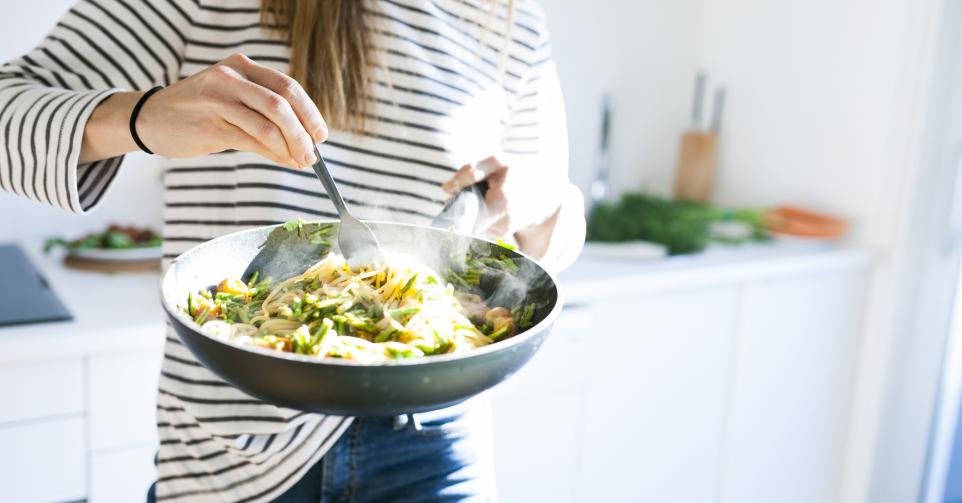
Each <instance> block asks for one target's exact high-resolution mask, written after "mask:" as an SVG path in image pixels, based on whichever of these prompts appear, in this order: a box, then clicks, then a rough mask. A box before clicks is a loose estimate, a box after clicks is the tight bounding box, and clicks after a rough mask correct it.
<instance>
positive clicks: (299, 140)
mask: <svg viewBox="0 0 962 503" xmlns="http://www.w3.org/2000/svg"><path fill="white" fill-rule="evenodd" d="M234 86H235V87H236V90H237V95H238V98H239V99H240V101H241V102H242V103H243V104H244V105H246V106H247V107H248V108H250V109H252V110H254V111H255V112H257V113H259V114H261V115H263V116H264V117H266V118H267V119H268V120H270V121H271V122H273V123H274V124H276V125H277V127H278V128H279V129H280V131H281V134H282V135H284V139H285V140H286V142H287V149H288V151H289V152H290V157H291V159H293V160H294V161H296V163H297V166H307V165H310V164H313V163H314V161H316V160H317V159H315V158H314V141H313V140H312V139H311V137H310V136H309V135H308V134H307V131H306V130H305V129H304V127H303V126H302V125H301V121H300V120H299V119H298V118H297V115H296V114H295V113H294V110H293V109H292V108H291V105H290V103H288V102H287V100H285V99H284V98H282V97H281V96H280V95H279V94H277V93H275V92H273V91H271V90H269V89H267V88H266V87H262V86H260V85H258V84H255V83H253V82H250V81H246V80H238V81H236V82H234Z"/></svg>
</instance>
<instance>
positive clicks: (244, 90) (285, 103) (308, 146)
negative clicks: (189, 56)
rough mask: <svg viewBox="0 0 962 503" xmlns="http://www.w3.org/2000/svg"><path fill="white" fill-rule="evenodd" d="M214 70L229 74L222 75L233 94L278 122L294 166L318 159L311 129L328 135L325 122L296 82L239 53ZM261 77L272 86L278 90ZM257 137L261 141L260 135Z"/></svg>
mask: <svg viewBox="0 0 962 503" xmlns="http://www.w3.org/2000/svg"><path fill="white" fill-rule="evenodd" d="M213 70H215V71H216V72H217V73H216V75H218V76H220V77H226V78H223V79H222V80H223V82H222V84H223V85H224V86H225V87H227V88H228V90H229V93H230V95H231V96H233V97H234V98H235V99H236V100H237V101H239V102H240V103H241V104H243V105H244V106H246V107H247V108H250V109H251V110H254V111H255V112H257V113H259V114H260V115H262V116H264V117H265V118H266V119H267V120H269V121H271V122H272V123H274V124H275V125H276V126H277V128H278V129H279V130H280V132H281V134H282V135H283V136H284V140H285V142H286V143H287V149H288V152H289V154H288V155H289V157H290V158H291V159H293V160H294V165H295V166H307V165H310V164H313V163H314V162H315V161H316V158H315V156H314V141H315V138H314V137H312V134H309V133H308V131H309V130H310V131H312V132H313V133H317V135H318V136H322V137H324V138H326V125H324V124H323V119H322V118H321V117H320V113H319V112H317V108H316V107H315V106H314V105H313V103H312V102H310V98H308V97H307V95H306V93H304V90H303V89H301V88H300V86H299V85H297V82H295V81H294V80H293V79H291V78H290V77H287V76H286V75H283V74H282V73H280V72H277V71H275V70H272V69H269V68H267V67H263V66H261V65H258V64H257V63H254V62H253V61H251V60H250V59H249V58H247V57H246V56H243V55H239V54H237V55H233V56H230V57H228V58H227V59H225V60H224V61H223V62H222V63H221V64H219V65H216V66H215V67H214V68H213ZM232 74H236V75H232ZM258 81H260V82H264V83H266V84H268V85H269V86H273V87H274V88H276V89H277V90H278V91H279V92H276V91H275V90H273V89H272V88H271V87H268V86H265V85H262V84H260V83H259V82H258ZM282 93H283V94H282ZM295 108H297V109H298V110H300V113H301V115H302V116H303V119H302V117H301V116H299V115H298V113H297V112H295ZM225 118H226V117H225ZM302 120H303V122H302ZM255 138H257V137H255ZM257 139H258V141H260V138H257Z"/></svg>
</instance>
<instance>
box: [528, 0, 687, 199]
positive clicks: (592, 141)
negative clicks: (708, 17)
mask: <svg viewBox="0 0 962 503" xmlns="http://www.w3.org/2000/svg"><path fill="white" fill-rule="evenodd" d="M541 3H542V5H543V6H544V9H545V12H546V14H547V17H548V27H549V29H550V30H551V37H552V46H553V50H554V57H555V59H556V62H557V66H558V73H559V76H560V79H561V86H562V90H563V91H564V95H565V106H566V108H567V113H568V132H569V144H570V153H571V177H572V180H574V182H575V183H577V184H578V185H579V186H581V187H582V189H585V188H587V187H588V184H590V182H591V180H592V179H593V177H594V174H595V170H596V169H597V163H596V155H597V150H598V145H599V143H600V134H601V132H600V124H601V100H602V96H603V95H604V94H605V93H606V92H607V93H610V94H611V95H612V100H613V111H612V119H613V122H612V132H611V135H612V136H611V155H612V185H613V186H614V187H613V188H614V190H617V191H622V190H637V189H640V188H646V189H650V190H655V191H659V192H665V191H667V190H668V189H669V187H670V186H671V183H672V180H673V178H672V173H673V169H674V168H673V167H674V165H675V162H676V157H677V149H678V136H679V133H680V132H681V131H682V129H683V128H685V127H686V126H687V125H688V117H689V115H690V106H691V104H690V101H691V94H692V88H693V85H694V84H693V83H694V79H695V73H696V71H697V66H696V59H697V56H698V51H699V48H700V43H701V41H700V40H699V36H698V30H699V25H700V23H701V18H702V16H703V10H704V5H705V3H706V1H705V0H672V1H670V2H666V1H659V0H608V1H604V2H583V1H579V0H541Z"/></svg>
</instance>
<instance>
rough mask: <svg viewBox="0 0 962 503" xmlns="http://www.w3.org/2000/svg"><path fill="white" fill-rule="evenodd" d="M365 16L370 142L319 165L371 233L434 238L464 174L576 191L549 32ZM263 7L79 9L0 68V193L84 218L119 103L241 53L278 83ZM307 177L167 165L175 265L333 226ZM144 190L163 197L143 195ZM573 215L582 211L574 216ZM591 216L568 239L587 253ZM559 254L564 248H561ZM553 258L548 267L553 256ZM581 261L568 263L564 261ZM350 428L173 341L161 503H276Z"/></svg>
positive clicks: (393, 10)
mask: <svg viewBox="0 0 962 503" xmlns="http://www.w3.org/2000/svg"><path fill="white" fill-rule="evenodd" d="M515 3H516V14H515V17H514V22H513V26H512V29H511V30H510V40H509V39H507V38H506V32H507V30H506V28H507V26H506V24H507V23H506V19H507V18H506V12H507V11H506V10H505V7H504V5H500V6H498V7H497V8H496V9H492V8H491V7H492V3H491V2H490V1H486V0H382V1H379V2H376V3H372V5H371V7H370V9H371V10H370V15H371V19H372V20H373V26H374V29H375V37H374V45H375V50H376V52H377V57H378V58H379V60H380V61H381V62H383V65H382V66H379V68H377V70H376V74H375V75H376V78H375V83H374V85H373V87H372V89H371V90H370V92H369V98H368V99H369V100H371V102H372V103H371V105H372V106H371V107H370V111H369V114H370V116H369V117H368V118H367V123H366V126H365V129H364V131H362V132H360V133H358V134H348V133H346V132H342V131H336V130H335V131H332V133H331V136H330V140H329V141H327V142H326V143H324V144H323V145H321V153H322V155H323V156H324V157H325V159H326V160H327V162H328V164H329V165H330V166H331V167H332V168H333V169H334V170H335V178H336V180H337V182H338V184H339V185H340V187H342V192H343V195H344V197H345V199H346V200H347V201H348V203H349V204H350V205H351V206H352V210H353V211H355V212H356V214H358V216H359V217H361V218H367V219H380V220H391V221H398V222H408V223H415V224H426V223H428V222H430V219H431V218H432V217H433V216H434V215H436V214H437V213H438V211H439V210H440V208H441V206H442V204H443V201H444V199H445V194H444V192H443V191H442V190H441V188H440V185H441V183H443V182H444V181H446V180H447V179H449V178H450V177H451V176H452V174H453V173H454V172H455V170H456V169H457V168H458V167H459V166H461V165H463V164H466V163H471V162H475V161H478V160H480V159H482V158H485V157H487V156H489V155H492V154H503V155H506V156H510V157H511V158H512V159H513V164H512V169H528V170H543V171H544V177H543V178H544V180H552V181H557V182H558V183H557V185H556V186H554V185H553V184H546V185H545V186H543V187H532V196H531V197H537V193H538V192H537V191H539V190H563V191H567V193H569V194H570V196H571V197H572V198H580V195H578V193H577V190H576V189H573V188H572V187H571V185H570V183H568V182H567V157H566V151H567V148H566V137H565V127H564V112H563V107H562V104H561V99H560V91H559V87H558V83H557V77H556V74H555V71H554V66H553V63H552V61H551V57H550V49H549V45H548V39H547V33H546V31H545V24H544V19H543V15H542V14H541V12H540V10H539V9H538V7H537V6H536V5H534V4H532V3H530V2H528V1H517V2H515ZM258 9H259V2H258V1H257V0H243V1H233V2H230V1H226V0H163V1H156V0H82V1H80V2H79V3H77V4H76V5H75V6H74V7H73V8H72V9H71V10H70V11H69V12H68V13H67V14H66V15H65V16H64V17H63V19H62V20H61V21H60V22H59V23H58V24H57V25H56V26H55V27H54V28H53V30H52V31H51V33H50V34H49V36H47V37H46V39H45V40H44V41H43V42H42V43H41V44H40V45H39V46H38V47H37V48H36V49H34V50H33V51H32V52H30V53H29V54H27V55H24V56H22V57H21V58H19V59H16V60H14V61H11V62H9V63H7V64H5V65H4V66H2V67H0V135H2V140H0V188H2V189H3V190H6V191H9V192H14V193H16V194H19V195H22V196H25V197H28V198H31V199H34V200H36V201H39V202H41V203H43V204H48V205H53V206H57V207H60V208H63V209H66V210H69V211H73V212H78V213H83V212H87V211H90V210H91V209H93V208H94V207H95V206H96V205H97V203H98V202H99V201H100V200H101V199H102V198H103V197H104V194H105V193H106V192H107V190H108V188H109V187H110V184H111V181H112V180H113V178H114V176H115V175H116V173H117V170H118V169H119V167H120V166H121V164H122V161H123V157H117V158H112V159H106V160H103V161H98V162H95V163H91V164H87V165H78V164H77V160H78V157H79V153H80V147H81V141H82V137H83V130H84V125H85V122H86V120H87V118H88V117H89V116H90V113H91V111H92V110H93V109H94V108H95V107H96V106H97V104H98V103H100V102H101V101H102V100H104V99H105V98H107V97H108V96H109V95H110V94H111V93H113V92H117V91H121V90H134V89H141V90H142V89H147V88H150V87H152V86H155V85H167V84H170V83H172V82H175V81H177V80H179V79H183V78H185V77H187V76H189V75H191V74H193V73H196V72H198V71H200V70H202V69H204V68H206V67H207V66H209V65H211V64H214V63H216V62H217V61H219V60H221V59H222V58H224V57H226V56H228V55H229V54H231V53H235V52H240V53H244V54H246V55H248V56H249V57H251V58H252V59H254V60H255V61H257V62H259V63H261V64H265V65H268V66H271V67H274V68H277V69H279V70H281V71H285V70H286V69H287V65H288V54H289V48H288V47H287V46H286V45H285V44H284V43H283V42H281V41H279V40H277V38H276V37H275V36H274V35H273V34H272V33H271V32H270V31H268V30H266V29H265V28H264V27H263V26H261V24H260V19H259V10H258ZM313 177H314V175H313V174H312V173H311V172H310V170H307V171H298V170H292V169H287V168H282V167H278V166H275V165H272V164H271V163H269V162H268V161H266V160H265V159H263V158H261V157H259V156H256V155H253V154H249V153H243V152H225V153H220V154H215V155H209V156H205V157H201V158H193V159H169V160H168V161H167V163H166V169H165V175H164V229H163V235H164V244H163V248H164V257H165V261H166V262H169V260H171V259H172V258H174V257H176V256H177V255H179V254H180V253H183V252H184V251H186V250H187V249H189V248H191V247H193V246H194V245H196V244H198V243H201V242H204V241H206V240H209V239H212V238H214V237H217V236H220V235H223V234H226V233H230V232H234V231H238V230H242V229H245V228H249V227H252V226H259V225H267V224H274V223H278V222H283V221H287V220H290V219H293V218H297V217H303V218H312V217H314V218H326V217H333V216H335V213H334V209H333V207H332V205H331V203H330V201H329V200H328V199H327V197H326V195H325V194H324V193H323V189H322V188H321V186H320V184H319V183H317V182H316V180H315V179H314V178H313ZM145 183H153V181H152V180H145ZM575 207H577V205H576V206H575ZM581 218H582V216H581V215H580V212H578V214H572V215H570V216H569V217H564V214H563V217H562V218H561V220H560V221H559V224H558V225H559V227H560V228H562V229H565V228H570V229H572V232H571V234H572V236H573V237H572V238H571V239H568V240H567V243H566V240H564V239H561V240H556V241H559V242H560V243H561V245H559V246H560V247H561V248H559V250H556V251H554V253H555V254H557V255H559V256H563V255H565V251H564V248H565V245H567V248H568V249H571V248H572V247H577V246H580V238H581V234H580V232H581V229H580V227H579V225H581V224H580V219H581ZM553 246H554V245H553ZM549 253H552V250H549ZM568 255H569V256H570V253H568ZM350 421H351V420H350V418H344V417H333V416H323V415H318V414H309V413H304V412H301V411H297V410H291V409H285V408H280V407H275V406H273V405H269V404H266V403H263V402H261V401H259V400H257V399H254V398H252V397H250V396H248V395H246V394H245V393H243V392H241V391H239V390H237V389H235V388H233V387H231V386H230V385H228V384H227V383H225V382H224V381H223V380H221V379H220V378H218V377H217V376H216V375H214V374H212V373H211V372H209V371H208V370H206V369H205V368H204V367H202V366H201V365H200V364H198V362H197V361H196V360H195V359H194V358H193V356H192V355H191V354H190V352H189V351H188V350H187V349H186V348H185V347H184V346H183V345H182V344H181V343H180V341H179V340H178V339H177V338H176V336H175V335H173V332H171V331H168V335H167V342H166V346H165V351H164V361H163V367H162V372H161V378H160V390H159V393H158V399H157V427H158V431H159V438H160V444H161V445H160V451H159V458H158V469H159V473H158V483H157V496H158V499H159V500H162V501H191V502H195V501H268V500H270V499H272V498H274V497H276V496H278V495H279V494H281V493H282V492H283V491H284V490H286V489H287V488H288V487H290V486H291V485H293V484H294V483H295V482H296V481H297V480H298V478H299V477H300V476H301V475H302V474H303V473H304V472H305V471H306V470H307V469H308V468H309V467H310V466H311V465H312V464H313V463H316V462H317V461H318V460H319V459H320V458H321V456H323V454H324V452H325V451H326V450H327V449H328V448H330V446H331V445H332V444H333V443H334V442H335V441H336V440H337V438H338V436H339V435H340V434H341V433H342V432H343V431H344V430H345V429H346V428H347V427H348V426H349V424H350Z"/></svg>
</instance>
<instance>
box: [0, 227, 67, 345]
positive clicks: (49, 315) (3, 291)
mask: <svg viewBox="0 0 962 503" xmlns="http://www.w3.org/2000/svg"><path fill="white" fill-rule="evenodd" d="M71 319H73V316H71V315H70V311H68V310H67V308H66V306H64V305H63V302H61V301H60V299H59V298H58V297H57V294H55V293H54V292H53V290H51V289H50V286H49V285H48V284H47V280H46V279H44V277H43V275H42V274H40V271H38V270H37V268H36V267H34V265H33V263H31V262H30V259H29V258H27V255H26V254H25V253H24V252H23V250H21V249H20V247H19V246H17V245H13V244H0V327H4V326H12V325H25V324H28V323H43V322H50V321H66V320H71Z"/></svg>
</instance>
